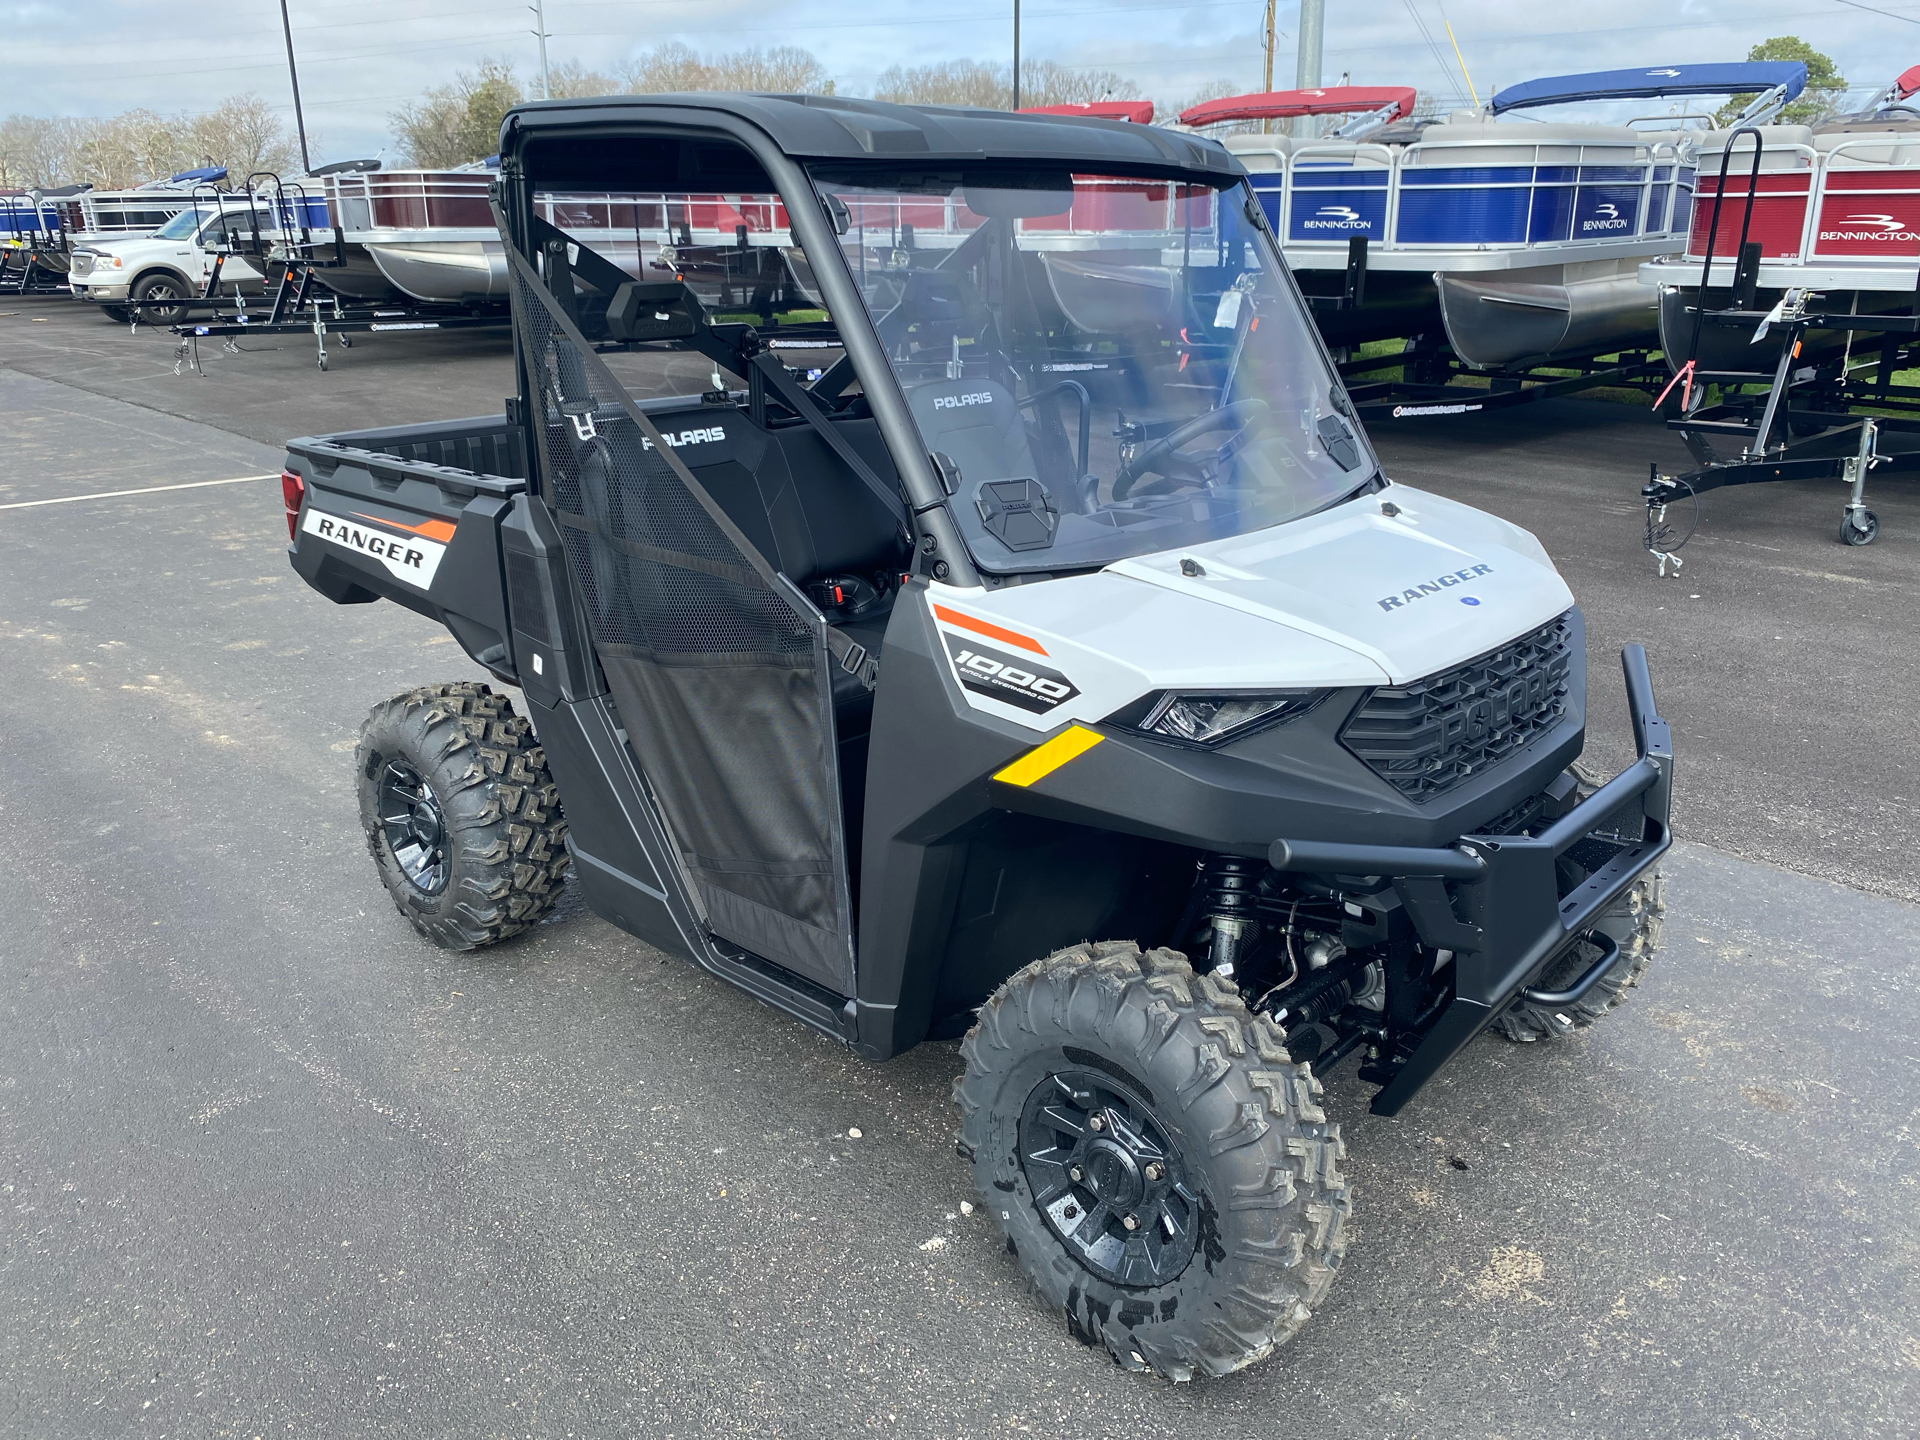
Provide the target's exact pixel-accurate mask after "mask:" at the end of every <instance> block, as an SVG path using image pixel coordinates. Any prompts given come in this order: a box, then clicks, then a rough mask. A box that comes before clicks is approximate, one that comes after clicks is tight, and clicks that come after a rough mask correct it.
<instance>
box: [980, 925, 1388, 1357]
mask: <svg viewBox="0 0 1920 1440" xmlns="http://www.w3.org/2000/svg"><path fill="white" fill-rule="evenodd" d="M960 1053H961V1055H962V1056H964V1057H965V1059H966V1062H967V1068H966V1073H965V1074H964V1075H962V1076H961V1078H960V1079H959V1080H958V1081H957V1082H955V1085H954V1098H955V1100H956V1101H957V1102H958V1104H959V1106H960V1114H961V1122H960V1144H959V1148H960V1153H961V1154H962V1155H963V1156H965V1157H966V1158H967V1159H969V1160H970V1161H971V1162H972V1165H973V1177H974V1184H975V1185H976V1186H977V1187H978V1189H979V1192H980V1196H981V1199H982V1200H983V1201H984V1202H985V1204H986V1206H987V1209H988V1211H989V1212H990V1213H991V1214H992V1215H993V1217H994V1218H995V1219H996V1220H997V1221H998V1222H999V1225H1000V1228H1001V1230H1002V1231H1003V1232H1004V1233H1005V1235H1006V1237H1007V1248H1008V1249H1009V1250H1011V1251H1012V1252H1013V1253H1014V1254H1015V1255H1017V1256H1018V1257H1019V1259H1020V1263H1021V1264H1022V1265H1023V1266H1024V1267H1025V1269H1026V1271H1027V1274H1028V1275H1029V1276H1030V1277H1031V1278H1032V1280H1033V1282H1034V1284H1035V1285H1036V1286H1037V1287H1038V1289H1039V1291H1040V1293H1041V1295H1042V1296H1044V1297H1045V1299H1046V1301H1047V1303H1048V1304H1049V1305H1051V1306H1052V1307H1053V1308H1054V1309H1055V1310H1056V1311H1058V1312H1061V1313H1064V1314H1065V1316H1066V1320H1067V1327H1068V1329H1069V1330H1070V1331H1071V1332H1072V1333H1073V1334H1074V1335H1075V1336H1076V1337H1077V1338H1079V1339H1080V1340H1082V1341H1084V1342H1085V1343H1087V1344H1089V1345H1104V1346H1105V1347H1106V1349H1107V1352H1108V1353H1109V1354H1110V1355H1112V1356H1113V1358H1114V1359H1115V1360H1116V1361H1117V1362H1118V1363H1119V1364H1120V1365H1122V1366H1123V1367H1125V1368H1126V1369H1129V1370H1150V1371H1152V1372H1154V1373H1155V1374H1158V1375H1160V1376H1163V1377H1164V1378H1166V1379H1169V1380H1188V1379H1191V1378H1192V1377H1193V1375H1194V1374H1195V1373H1196V1372H1204V1373H1206V1374H1209V1375H1224V1374H1226V1373H1227V1372H1228V1371H1231V1370H1238V1369H1239V1368H1240V1367H1241V1366H1243V1365H1250V1364H1252V1363H1253V1362H1254V1361H1256V1360H1258V1359H1260V1358H1261V1357H1263V1356H1265V1355H1267V1354H1268V1353H1270V1352H1271V1351H1272V1350H1273V1349H1274V1348H1275V1347H1276V1346H1278V1345H1281V1344H1283V1343H1284V1342H1285V1341H1287V1340H1288V1339H1290V1338H1291V1337H1292V1336H1293V1334H1294V1332H1295V1331H1296V1330H1298V1329H1299V1328H1300V1327H1301V1326H1302V1325H1303V1324H1305V1323H1306V1321H1307V1319H1308V1317H1309V1316H1310V1315H1311V1314H1312V1312H1313V1307H1314V1306H1316V1305H1318V1304H1319V1303H1320V1301H1321V1299H1322V1297H1323V1296H1325V1294H1326V1293H1327V1287H1328V1286H1329V1285H1331V1284H1332V1283H1333V1277H1334V1274H1335V1272H1336V1271H1337V1270H1338V1269H1339V1266H1340V1261H1341V1258H1342V1256H1343V1255H1344V1254H1345V1253H1346V1245H1347V1242H1346V1237H1345V1235H1344V1233H1343V1227H1344V1226H1345V1224H1346V1220H1347V1216H1348V1214H1349V1213H1350V1211H1351V1202H1350V1201H1349V1199H1348V1187H1347V1182H1346V1180H1345V1179H1344V1178H1343V1177H1342V1176H1341V1175H1340V1173H1339V1171H1338V1170H1337V1169H1336V1162H1338V1161H1339V1160H1341V1159H1344V1158H1345V1156H1346V1149H1345V1146H1343V1145H1342V1143H1341V1140H1340V1129H1339V1127H1338V1126H1337V1125H1332V1124H1329V1123H1328V1122H1327V1118H1326V1115H1325V1114H1324V1113H1323V1112H1322V1111H1321V1109H1320V1104H1319V1097H1320V1093H1321V1090H1320V1082H1319V1081H1317V1080H1315V1079H1314V1078H1313V1072H1312V1070H1311V1068H1310V1067H1308V1066H1306V1065H1295V1064H1294V1063H1293V1062H1292V1060H1291V1059H1290V1058H1289V1057H1288V1055H1287V1052H1286V1048H1285V1046H1284V1045H1283V1044H1282V1042H1281V1036H1280V1032H1279V1030H1277V1029H1276V1028H1275V1027H1274V1026H1273V1024H1272V1022H1271V1021H1269V1020H1268V1019H1267V1018H1266V1017H1265V1016H1255V1015H1252V1014H1250V1013H1249V1012H1248V1010H1247V1007H1246V1005H1245V1004H1244V1003H1243V1002H1242V1001H1241V998H1240V995H1239V992H1238V991H1236V990H1235V989H1234V988H1233V987H1232V986H1231V985H1229V984H1225V983H1223V982H1221V981H1218V980H1216V979H1214V977H1213V976H1211V975H1195V974H1194V973H1193V970H1192V968H1191V967H1190V966H1189V965H1188V964H1187V961H1186V958H1185V957H1184V956H1182V955H1180V954H1178V953H1177V952H1175V951H1172V950H1150V951H1148V952H1147V953H1146V954H1144V955H1143V954H1141V953H1140V949H1139V947H1138V946H1136V945H1134V944H1133V943H1132V942H1130V941H1107V942H1103V943H1100V944H1095V945H1076V946H1074V947H1073V948H1071V949H1068V950H1062V951H1060V952H1058V953H1057V954H1054V955H1050V956H1048V957H1047V958H1046V959H1044V960H1039V961H1036V962H1035V963H1033V964H1031V965H1029V966H1027V967H1026V968H1025V969H1024V970H1021V971H1020V972H1018V973H1017V974H1015V975H1014V976H1013V977H1012V978H1011V979H1010V980H1008V981H1007V982H1006V984H1004V985H1002V986H1001V987H1000V989H999V990H997V991H996V992H995V993H994V995H993V996H992V998H991V999H989V1000H988V1001H987V1003H986V1004H985V1005H983V1006H982V1007H981V1009H980V1018H979V1020H978V1022H977V1023H976V1024H975V1025H974V1027H973V1029H972V1030H971V1031H969V1032H968V1034H967V1038H966V1039H965V1041H963V1042H962V1044H961V1047H960Z"/></svg>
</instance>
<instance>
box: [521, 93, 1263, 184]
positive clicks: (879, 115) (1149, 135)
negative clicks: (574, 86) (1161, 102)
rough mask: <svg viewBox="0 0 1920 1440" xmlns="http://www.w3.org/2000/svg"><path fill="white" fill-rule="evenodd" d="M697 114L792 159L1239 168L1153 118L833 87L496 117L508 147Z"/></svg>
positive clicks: (647, 99) (617, 98)
mask: <svg viewBox="0 0 1920 1440" xmlns="http://www.w3.org/2000/svg"><path fill="white" fill-rule="evenodd" d="M703 118H704V119H705V120H706V121H707V122H708V123H713V122H719V125H718V127H717V128H725V129H730V128H732V125H733V124H738V123H740V122H745V123H746V124H749V125H752V126H753V127H755V128H756V129H758V130H760V131H761V132H763V133H764V134H765V135H766V136H767V137H768V138H769V139H770V140H771V141H772V142H773V143H774V145H776V146H777V147H778V148H779V149H781V150H783V151H785V152H786V154H788V155H790V156H792V157H794V158H795V159H806V160H820V159H846V160H868V159H878V158H883V157H884V158H887V159H893V160H921V159H924V160H929V161H935V162H949V161H955V162H962V163H964V162H969V161H971V162H975V163H977V162H979V161H982V160H1013V161H1022V160H1032V161H1043V160H1044V161H1051V162H1054V163H1060V162H1066V163H1069V164H1074V165H1086V166H1088V167H1090V168H1092V167H1100V166H1113V167H1125V168H1128V169H1135V168H1141V167H1151V168H1156V169H1157V168H1178V169H1183V170H1202V171H1208V172H1211V173H1214V174H1218V175H1232V174H1237V173H1239V171H1240V165H1239V162H1238V161H1236V160H1235V159H1234V158H1233V157H1232V156H1231V155H1229V154H1228V153H1227V151H1226V150H1225V149H1224V148H1223V147H1222V146H1221V145H1219V144H1218V143H1216V142H1215V141H1212V140H1209V139H1206V138H1204V137H1202V136H1199V135H1187V134H1182V133H1180V132H1178V131H1173V130H1162V129H1159V128H1157V127H1155V126H1152V125H1135V124H1132V123H1130V122H1127V121H1123V120H1093V119H1088V118H1085V117H1083V116H1077V115H1021V114H1016V113H1012V112H1009V111H1005V110H967V109H955V108H948V107H944V106H935V105H888V104H884V103H882V102H880V101H877V100H855V99H846V98H842V97H840V96H836V95H756V94H687V95H606V96H600V97H597V98H591V99H579V100H540V101H535V102H534V103H532V104H529V105H520V106H516V107H515V108H514V109H513V110H511V111H509V112H508V113H507V117H506V119H505V121H504V122H503V123H502V125H501V148H502V149H503V150H506V149H508V148H510V147H511V144H512V141H513V132H514V131H515V130H516V129H518V130H519V131H520V132H521V137H520V138H521V139H522V140H536V139H537V140H540V141H550V140H559V139H562V138H563V135H564V132H566V131H568V130H578V131H587V130H592V131H597V132H599V133H600V134H602V135H604V134H606V133H607V132H608V131H618V130H619V129H621V128H622V127H627V126H632V127H636V129H640V128H642V127H645V126H646V125H647V122H649V121H654V122H656V123H660V122H666V123H672V124H677V125H685V124H692V125H699V124H700V123H701V122H702V120H703ZM729 120H730V121H731V122H732V124H729V123H728V121H729Z"/></svg>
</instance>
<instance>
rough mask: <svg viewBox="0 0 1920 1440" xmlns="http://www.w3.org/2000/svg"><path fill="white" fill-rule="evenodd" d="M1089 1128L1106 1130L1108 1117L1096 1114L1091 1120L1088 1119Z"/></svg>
mask: <svg viewBox="0 0 1920 1440" xmlns="http://www.w3.org/2000/svg"><path fill="white" fill-rule="evenodd" d="M1087 1128H1088V1129H1089V1130H1104V1129H1106V1128H1107V1122H1106V1119H1105V1118H1104V1117H1102V1116H1099V1115H1096V1116H1094V1117H1093V1118H1092V1119H1091V1120H1089V1121H1087Z"/></svg>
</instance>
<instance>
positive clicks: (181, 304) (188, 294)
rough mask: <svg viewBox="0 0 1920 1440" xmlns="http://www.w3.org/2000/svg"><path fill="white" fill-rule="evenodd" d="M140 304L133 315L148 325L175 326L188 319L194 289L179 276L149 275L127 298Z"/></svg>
mask: <svg viewBox="0 0 1920 1440" xmlns="http://www.w3.org/2000/svg"><path fill="white" fill-rule="evenodd" d="M127 298H128V299H130V300H135V301H138V302H139V308H138V309H136V310H135V311H134V312H133V313H134V314H136V315H138V316H139V317H140V319H141V320H142V321H143V322H144V323H146V324H148V325H173V324H177V323H178V322H179V321H182V320H184V319H186V318H187V307H188V304H189V302H191V301H192V300H193V298H194V295H193V287H192V286H190V285H188V284H187V282H186V281H184V280H182V279H181V278H180V277H179V276H177V275H167V274H160V275H149V276H147V277H146V278H145V279H144V280H142V281H140V283H139V284H137V285H135V286H134V287H133V293H132V294H131V295H129V296H128V297H127Z"/></svg>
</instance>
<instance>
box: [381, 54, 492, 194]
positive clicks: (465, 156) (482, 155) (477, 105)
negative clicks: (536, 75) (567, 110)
mask: <svg viewBox="0 0 1920 1440" xmlns="http://www.w3.org/2000/svg"><path fill="white" fill-rule="evenodd" d="M525 98H526V97H525V95H524V94H523V93H522V92H521V89H520V82H519V81H518V80H517V79H515V78H514V74H513V66H512V64H511V63H510V62H508V61H505V60H483V61H481V62H480V65H479V67H478V68H477V69H475V70H462V71H461V72H460V73H459V74H457V75H456V76H455V77H454V79H453V83H452V84H451V85H436V86H435V87H434V88H433V89H431V90H429V91H427V93H426V94H425V95H424V96H423V97H422V98H421V99H419V100H418V101H416V102H414V103H413V104H411V105H406V106H402V107H401V108H400V109H399V110H396V111H394V113H393V114H392V115H391V116H390V117H388V118H389V119H390V120H391V121H392V122H393V128H394V132H395V134H396V135H397V136H398V137H399V140H400V145H401V149H402V150H403V152H404V154H405V157H406V160H407V162H408V163H410V164H413V165H418V166H420V167H421V168H422V169H427V170H442V169H447V168H450V167H452V166H455V165H466V164H470V163H471V162H473V161H475V160H484V159H486V158H487V156H489V155H492V154H493V153H494V152H495V151H497V150H498V149H499V148H500V122H501V120H502V119H503V118H505V116H506V113H507V111H509V110H511V109H512V108H513V107H514V106H516V105H518V104H519V103H520V102H521V101H522V100H524V99H525Z"/></svg>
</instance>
